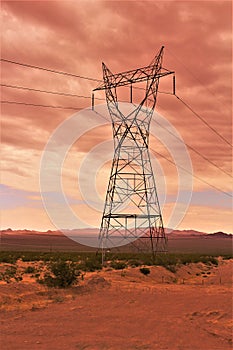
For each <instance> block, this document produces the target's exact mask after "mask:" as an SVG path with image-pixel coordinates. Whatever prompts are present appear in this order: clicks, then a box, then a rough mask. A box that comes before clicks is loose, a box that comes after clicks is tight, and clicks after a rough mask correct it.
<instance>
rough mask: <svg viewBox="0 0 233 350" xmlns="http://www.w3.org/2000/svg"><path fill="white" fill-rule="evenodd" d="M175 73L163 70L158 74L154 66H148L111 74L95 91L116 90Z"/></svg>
mask: <svg viewBox="0 0 233 350" xmlns="http://www.w3.org/2000/svg"><path fill="white" fill-rule="evenodd" d="M174 73H175V72H174V71H169V70H168V69H165V68H162V69H161V70H159V71H158V72H157V71H155V69H154V66H147V67H144V68H138V69H135V70H131V71H127V72H123V73H117V74H111V75H108V76H107V78H108V79H107V81H106V80H105V81H104V82H103V83H101V84H100V85H99V86H98V87H96V88H95V89H94V90H93V91H97V90H106V89H111V88H115V87H118V86H125V85H131V84H135V83H140V82H143V81H147V80H152V79H159V78H162V77H165V76H166V75H169V74H174Z"/></svg>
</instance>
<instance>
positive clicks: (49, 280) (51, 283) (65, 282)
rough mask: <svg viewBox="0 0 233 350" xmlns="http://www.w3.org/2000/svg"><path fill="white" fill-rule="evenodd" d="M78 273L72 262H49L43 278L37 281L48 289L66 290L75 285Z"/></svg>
mask: <svg viewBox="0 0 233 350" xmlns="http://www.w3.org/2000/svg"><path fill="white" fill-rule="evenodd" d="M79 275H80V271H79V270H77V265H76V264H75V263H74V262H72V261H64V260H58V261H51V262H50V263H49V264H48V271H47V272H46V273H45V274H44V277H43V278H41V279H39V282H40V283H43V284H45V285H47V286H48V287H58V288H67V287H70V286H72V285H74V284H76V283H77V279H78V276H79Z"/></svg>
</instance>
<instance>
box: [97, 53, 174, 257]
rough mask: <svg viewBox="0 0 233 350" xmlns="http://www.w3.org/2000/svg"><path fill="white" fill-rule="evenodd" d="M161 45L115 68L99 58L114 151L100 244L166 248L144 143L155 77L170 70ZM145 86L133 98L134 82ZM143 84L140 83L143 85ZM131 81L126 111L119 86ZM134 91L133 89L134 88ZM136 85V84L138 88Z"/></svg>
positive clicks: (155, 91)
mask: <svg viewBox="0 0 233 350" xmlns="http://www.w3.org/2000/svg"><path fill="white" fill-rule="evenodd" d="M163 51H164V47H163V46H162V48H161V49H160V51H159V52H158V54H157V55H156V56H155V58H154V59H153V61H152V62H151V64H150V65H149V66H146V67H143V68H137V69H135V70H130V71H127V72H122V73H117V74H113V73H111V71H110V70H109V69H108V68H107V66H106V65H105V64H104V63H102V68H103V82H102V83H101V84H100V85H99V86H98V87H97V88H96V89H94V91H96V90H105V94H106V101H107V106H108V110H109V114H110V116H111V119H112V128H113V139H114V157H113V161H112V168H111V174H110V179H109V184H108V189H107V194H106V200H105V206H104V211H103V216H102V222H101V228H100V233H99V240H100V247H102V249H109V248H112V247H115V246H121V245H125V244H127V243H130V244H131V246H132V245H133V246H134V247H136V248H137V249H138V250H139V251H147V252H148V251H151V252H152V253H153V254H155V253H156V252H164V251H166V243H167V240H166V236H165V231H164V226H163V219H162V214H161V210H160V206H159V200H158V194H157V190H156V185H155V179H154V175H153V170H152V166H151V161H150V154H149V149H148V142H149V127H150V122H151V118H152V115H153V111H154V108H155V105H156V100H157V94H158V86H159V80H160V78H162V77H165V76H167V75H169V74H172V73H174V72H171V71H169V70H167V69H165V68H162V60H163ZM139 83H140V87H137V86H138V85H137V86H135V89H136V88H138V89H140V91H143V98H142V101H141V103H140V104H139V105H134V104H133V85H134V84H139ZM142 84H143V88H142V87H141V86H142ZM123 86H129V87H130V102H131V107H132V108H131V110H130V113H124V111H122V110H120V107H121V105H120V103H119V101H118V95H117V93H118V89H119V88H120V87H123ZM135 91H136V90H135ZM137 91H139V90H137Z"/></svg>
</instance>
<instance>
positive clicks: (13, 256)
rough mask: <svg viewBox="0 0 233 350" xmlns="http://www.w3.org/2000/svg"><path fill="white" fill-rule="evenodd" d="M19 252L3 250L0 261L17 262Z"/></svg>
mask: <svg viewBox="0 0 233 350" xmlns="http://www.w3.org/2000/svg"><path fill="white" fill-rule="evenodd" d="M19 257H20V254H19V253H9V252H1V254H0V262H3V263H7V264H15V263H16V261H17V260H18V259H19Z"/></svg>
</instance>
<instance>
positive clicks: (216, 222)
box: [1, 0, 232, 232]
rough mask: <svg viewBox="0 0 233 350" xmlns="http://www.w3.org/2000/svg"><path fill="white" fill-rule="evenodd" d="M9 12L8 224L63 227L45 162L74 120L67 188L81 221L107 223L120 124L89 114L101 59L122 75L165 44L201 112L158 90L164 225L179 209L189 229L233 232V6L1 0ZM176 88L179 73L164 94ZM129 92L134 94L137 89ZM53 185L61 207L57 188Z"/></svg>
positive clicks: (64, 174)
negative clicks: (53, 207) (56, 218)
mask: <svg viewBox="0 0 233 350" xmlns="http://www.w3.org/2000/svg"><path fill="white" fill-rule="evenodd" d="M1 7H2V31H1V32H2V37H1V46H2V58H3V61H2V62H1V63H2V65H1V74H2V79H1V84H2V86H1V99H2V102H3V103H2V138H1V143H2V156H1V198H2V200H1V209H2V210H1V212H2V214H1V227H2V228H7V227H11V228H13V229H19V228H27V229H38V230H45V231H46V230H48V229H55V226H54V223H52V222H51V218H49V215H48V214H49V213H48V214H47V212H46V210H45V208H44V207H43V203H42V198H41V189H40V174H41V172H42V177H43V179H44V178H45V177H46V171H47V170H46V169H45V168H43V169H41V157H42V154H43V150H44V148H45V147H46V146H47V145H48V142H49V140H51V136H52V135H54V134H53V133H54V131H55V130H60V131H62V130H64V128H65V126H66V125H67V124H66V122H68V125H70V126H69V127H68V129H69V128H70V129H69V130H70V132H71V131H72V132H73V131H74V130H75V131H76V130H77V136H76V140H73V141H72V143H70V144H69V145H68V143H69V142H71V137H70V134H69V132H68V134H67V133H62V135H63V136H62V137H63V139H64V140H63V141H64V144H65V145H66V146H67V147H68V148H67V153H66V155H65V158H64V162H63V165H62V170H61V182H62V187H63V193H64V196H65V198H66V201H67V203H68V205H69V206H70V208H71V209H72V211H73V213H74V214H75V215H76V216H77V217H78V218H79V227H90V226H91V225H92V226H94V227H98V226H99V225H100V220H101V211H102V209H103V204H104V197H105V191H106V187H107V183H108V177H109V171H110V166H111V157H112V151H113V147H112V143H111V138H112V134H111V125H110V123H109V121H107V119H108V116H107V115H106V116H105V117H106V119H103V118H101V117H99V116H98V115H97V113H94V112H91V111H90V110H89V111H87V112H84V113H82V112H79V111H80V110H82V109H83V108H90V106H91V99H90V96H91V92H92V90H93V89H94V88H95V87H96V86H97V85H98V82H97V81H96V80H98V79H102V67H101V64H102V61H103V62H105V63H106V65H107V66H108V67H109V68H110V70H111V71H112V72H120V71H125V70H129V69H134V68H137V67H141V66H145V65H148V64H149V63H150V62H151V60H152V59H153V57H154V56H155V54H156V53H157V51H158V50H159V49H160V47H161V46H162V45H165V53H164V61H163V63H164V67H166V68H168V69H170V70H174V71H175V72H176V93H177V95H178V96H179V97H180V98H181V99H182V101H184V102H185V103H186V104H187V105H188V106H190V107H191V108H192V110H193V111H191V110H190V109H189V108H187V106H185V105H184V103H182V102H181V101H180V100H178V99H177V98H176V97H175V96H172V95H167V94H162V93H161V94H159V96H158V102H157V106H156V110H157V112H158V118H156V116H155V120H153V123H154V124H153V125H152V128H153V130H155V131H154V133H153V134H152V135H151V140H150V141H151V143H150V148H151V157H152V163H153V166H154V169H155V171H156V173H155V175H156V181H157V184H158V192H159V196H160V199H161V202H162V207H163V216H164V221H165V226H169V224H170V221H169V220H170V217H171V215H172V213H173V212H174V208H176V209H175V210H176V211H177V210H178V213H177V216H179V218H180V219H179V220H177V228H179V229H190V228H192V229H196V230H200V231H206V232H215V231H225V232H231V231H232V227H231V199H232V198H231V197H230V196H231V194H230V190H231V185H232V181H231V180H232V177H231V142H232V141H231V95H232V90H231V89H232V85H231V83H232V76H231V63H232V56H231V52H232V27H231V23H232V18H231V14H232V11H231V1H91V0H86V1H2V3H1ZM7 61H8V62H7ZM9 61H11V62H9ZM13 62H18V63H23V64H27V65H33V66H38V67H43V68H46V69H48V70H55V71H60V72H61V71H62V72H66V73H71V74H73V75H76V76H71V75H64V74H55V73H52V72H50V71H48V70H41V69H33V68H30V67H28V66H27V67H26V66H22V65H18V64H15V63H13ZM78 76H79V77H78ZM80 76H82V77H89V78H92V79H89V80H88V79H83V78H81V77H80ZM95 79H96V80H95ZM171 87H172V82H171V80H169V79H168V80H167V81H166V82H164V83H163V82H161V86H160V91H164V92H171V91H172V90H171ZM25 88H26V89H25ZM30 89H37V90H40V91H32V90H30ZM42 91H44V92H42ZM45 91H46V92H45ZM48 92H50V93H48ZM51 92H56V94H54V93H51ZM58 93H59V94H58ZM64 94H67V95H64ZM70 95H76V96H70ZM80 96H85V97H80ZM122 96H123V98H124V100H127V99H128V97H129V92H128V91H125V92H124V93H123V95H122ZM135 96H136V92H135ZM95 97H96V99H95V103H96V104H100V103H104V100H101V99H104V97H105V96H104V94H103V93H101V92H99V93H98V94H96V95H95ZM136 97H137V96H136ZM98 98H99V99H98ZM16 102H17V103H16ZM136 102H138V101H136ZM46 106H47V107H46ZM54 107H56V108H54ZM58 107H60V108H58ZM194 112H195V113H196V114H195V113H194ZM75 113H81V114H79V120H80V122H77V120H78V119H76V122H75V124H74V125H75V128H74V127H72V123H71V124H69V121H70V118H72V115H74V114H75ZM156 120H157V121H160V123H162V124H163V123H165V124H163V125H166V127H167V128H168V129H169V130H170V131H171V132H170V133H169V132H165V131H164V129H163V128H161V125H160V124H159V122H158V123H157V124H156ZM57 128H60V129H57ZM66 132H67V130H66ZM72 132H71V133H72ZM174 133H177V135H179V137H180V138H182V140H183V142H184V143H185V144H186V145H188V146H187V149H186V150H184V143H183V142H180V141H179V140H178V139H177V138H176V139H174V136H173V135H174ZM74 136H75V134H74ZM59 146H60V145H59V144H57V150H56V151H54V148H53V152H55V154H56V152H58V153H59V149H60V148H61V147H60V148H59ZM47 151H48V150H47ZM53 152H52V153H53ZM156 152H158V153H156ZM189 157H190V159H191V163H192V167H190V162H189ZM172 162H173V163H175V164H177V166H178V167H177V166H174V164H173V163H172ZM42 165H43V163H42ZM184 168H185V169H186V171H185V170H184ZM192 168H193V169H192ZM190 172H191V174H193V175H192V176H191V175H190ZM192 172H193V173H192ZM179 176H180V183H179ZM192 182H193V184H191V183H192ZM191 185H193V194H192V199H191V202H190V205H189V206H188V207H187V202H188V198H189V193H188V192H189V191H190V186H191ZM92 189H93V191H92ZM42 191H45V192H46V194H47V197H48V196H49V198H50V200H51V201H54V203H57V202H59V196H60V194H59V193H57V192H56V189H54V188H52V187H51V188H49V187H48V186H47V188H46V189H44V188H42ZM179 191H181V192H180V196H178V197H177V193H178V192H179ZM42 195H44V193H42ZM60 215H61V213H60Z"/></svg>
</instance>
